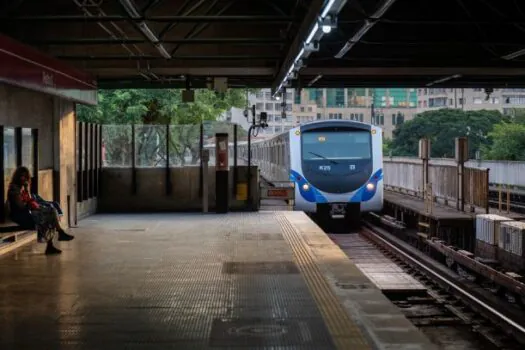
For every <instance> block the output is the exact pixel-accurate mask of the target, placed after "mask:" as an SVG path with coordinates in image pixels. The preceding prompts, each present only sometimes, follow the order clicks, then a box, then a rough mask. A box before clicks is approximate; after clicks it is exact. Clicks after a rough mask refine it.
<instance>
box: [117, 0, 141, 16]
mask: <svg viewBox="0 0 525 350" xmlns="http://www.w3.org/2000/svg"><path fill="white" fill-rule="evenodd" d="M120 3H121V4H122V6H124V8H125V9H126V11H127V12H128V14H129V15H130V16H131V17H133V18H140V14H139V12H138V11H137V8H136V6H135V4H134V3H133V0H120Z"/></svg>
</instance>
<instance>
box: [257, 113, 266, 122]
mask: <svg viewBox="0 0 525 350" xmlns="http://www.w3.org/2000/svg"><path fill="white" fill-rule="evenodd" d="M267 121H268V113H266V112H261V116H260V118H259V122H260V123H266V122H267Z"/></svg>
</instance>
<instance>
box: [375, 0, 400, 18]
mask: <svg viewBox="0 0 525 350" xmlns="http://www.w3.org/2000/svg"><path fill="white" fill-rule="evenodd" d="M394 2H396V0H386V1H384V2H383V4H382V5H381V6H379V8H378V9H377V10H376V12H374V14H373V15H372V16H370V18H374V19H377V18H381V17H383V15H384V14H385V12H386V11H387V10H388V9H389V8H390V6H392V5H393V4H394Z"/></svg>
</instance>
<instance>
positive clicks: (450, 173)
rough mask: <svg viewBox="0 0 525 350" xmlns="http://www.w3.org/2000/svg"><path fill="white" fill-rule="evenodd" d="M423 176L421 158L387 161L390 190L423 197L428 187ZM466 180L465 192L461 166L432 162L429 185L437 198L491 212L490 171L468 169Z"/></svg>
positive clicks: (385, 162)
mask: <svg viewBox="0 0 525 350" xmlns="http://www.w3.org/2000/svg"><path fill="white" fill-rule="evenodd" d="M436 163H437V164H436ZM449 164H450V163H449ZM423 176H424V175H423V161H422V160H420V159H417V158H397V159H396V158H386V159H385V160H384V184H385V186H386V187H387V188H391V189H393V190H397V191H401V192H406V193H409V194H412V195H415V196H418V197H421V198H422V197H423V195H424V186H425V183H424V181H423V180H424V179H423ZM463 177H464V179H463V184H464V188H463V191H461V187H460V181H461V177H460V171H459V168H458V166H457V165H447V164H446V163H445V162H439V161H438V162H433V160H431V161H430V162H429V166H428V182H429V183H431V184H432V190H433V195H434V196H435V198H436V199H441V200H443V201H444V202H455V203H457V204H459V203H460V202H461V201H463V202H464V203H467V204H470V205H472V206H477V207H481V208H485V209H486V210H488V192H489V191H488V190H489V188H488V187H489V186H488V183H489V180H488V177H489V170H488V169H482V168H472V167H465V171H464V174H463Z"/></svg>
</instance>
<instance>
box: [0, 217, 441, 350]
mask: <svg viewBox="0 0 525 350" xmlns="http://www.w3.org/2000/svg"><path fill="white" fill-rule="evenodd" d="M72 233H73V234H74V235H76V239H75V240H74V241H71V242H66V243H61V244H60V245H59V246H60V248H61V249H63V254H62V255H60V256H52V257H47V256H45V255H44V254H43V250H44V246H43V245H41V244H33V245H29V246H25V247H24V248H22V249H20V250H17V251H16V252H15V253H11V254H8V255H5V256H3V257H1V258H0V315H1V316H0V349H97V350H98V349H185V350H187V349H216V348H221V349H234V348H235V349H316V350H319V349H425V350H427V349H435V348H436V347H435V346H434V345H432V344H431V343H430V342H429V340H428V339H427V338H426V337H425V336H424V335H423V334H422V333H421V332H420V331H419V330H418V329H417V328H415V326H413V325H412V324H411V323H410V322H409V321H408V320H407V319H406V318H405V317H404V316H403V315H402V313H401V312H400V311H399V309H398V308H397V307H396V306H394V305H393V304H392V303H390V301H389V300H388V299H387V298H386V297H385V296H384V295H383V294H382V292H381V290H379V289H378V288H377V287H375V286H374V284H373V283H372V282H371V281H370V280H369V279H368V278H367V277H366V276H365V275H363V273H361V272H360V270H359V269H358V268H357V267H356V266H355V264H354V263H353V262H352V261H351V260H350V259H348V257H347V256H346V255H345V253H344V252H343V251H342V250H341V249H340V248H339V247H338V246H337V245H336V244H334V243H333V242H332V241H331V240H330V238H329V237H328V236H327V235H326V234H325V233H324V232H322V230H321V229H320V228H319V227H318V226H317V225H315V224H314V223H313V222H312V221H311V220H310V219H309V218H308V217H307V216H306V215H305V214H303V213H301V212H277V211H276V212H259V213H230V214H226V215H217V214H149V215H148V214H144V215H97V216H94V217H90V218H88V219H86V220H83V221H81V222H80V223H79V228H77V229H74V230H72Z"/></svg>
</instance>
